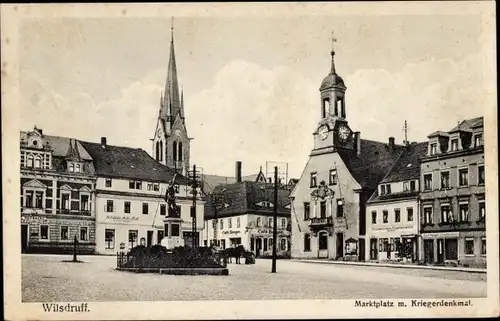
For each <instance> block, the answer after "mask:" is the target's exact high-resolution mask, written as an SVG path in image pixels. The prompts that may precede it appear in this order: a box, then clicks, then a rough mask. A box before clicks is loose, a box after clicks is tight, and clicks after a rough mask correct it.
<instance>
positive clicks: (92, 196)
mask: <svg viewBox="0 0 500 321" xmlns="http://www.w3.org/2000/svg"><path fill="white" fill-rule="evenodd" d="M20 138H21V139H20V151H21V158H20V160H21V164H20V167H21V184H20V195H21V199H20V202H21V249H22V252H38V253H65V252H70V251H71V250H72V246H73V241H74V239H75V238H76V239H77V241H78V247H79V252H80V253H88V254H93V253H96V254H113V253H116V252H117V251H120V250H127V249H130V248H132V247H134V246H136V245H139V244H143V245H146V246H151V245H154V244H160V243H162V240H164V239H167V240H175V242H176V244H178V245H182V244H185V245H191V244H192V242H193V241H194V242H197V243H201V237H200V236H201V231H202V229H203V209H204V201H203V200H202V199H201V197H200V196H198V197H197V199H196V217H197V226H196V232H195V234H194V236H195V237H193V229H192V218H191V206H192V205H193V200H192V194H191V187H190V184H189V182H188V179H187V178H186V177H185V176H183V175H182V174H180V173H177V172H176V171H175V170H173V169H171V168H169V167H167V166H165V165H162V164H160V163H159V162H157V161H156V160H154V159H153V158H151V157H150V156H149V154H148V153H147V152H145V151H144V150H142V149H136V148H129V147H119V146H112V145H108V144H107V142H106V139H105V138H102V139H101V143H91V142H84V141H79V140H76V139H72V138H66V137H59V136H51V135H44V133H43V131H42V130H41V129H37V128H36V127H35V129H34V130H33V131H29V132H21V137H20ZM176 174H177V175H176ZM174 176H175V183H176V185H175V186H176V199H177V206H178V211H177V213H178V215H176V216H178V217H175V218H173V219H170V218H169V212H168V211H167V204H166V202H165V200H164V198H165V192H166V189H167V186H168V184H170V183H171V182H172V180H173V179H174Z"/></svg>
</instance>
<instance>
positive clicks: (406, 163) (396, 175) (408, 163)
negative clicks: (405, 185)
mask: <svg viewBox="0 0 500 321" xmlns="http://www.w3.org/2000/svg"><path fill="white" fill-rule="evenodd" d="M427 144H428V143H427V142H423V143H415V144H411V145H408V146H406V147H405V149H404V151H403V152H402V153H401V155H400V156H399V158H398V160H397V161H396V164H394V166H393V167H392V169H391V170H390V171H389V173H387V175H386V176H385V177H384V179H382V181H381V183H388V182H398V181H404V180H410V179H418V178H419V177H420V158H421V157H423V156H425V154H426V153H427Z"/></svg>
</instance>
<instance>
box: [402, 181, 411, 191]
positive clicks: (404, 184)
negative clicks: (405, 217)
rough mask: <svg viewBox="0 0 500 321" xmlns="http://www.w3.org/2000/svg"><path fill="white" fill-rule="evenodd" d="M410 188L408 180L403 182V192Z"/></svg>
mask: <svg viewBox="0 0 500 321" xmlns="http://www.w3.org/2000/svg"><path fill="white" fill-rule="evenodd" d="M409 190H410V182H403V192H408V191H409Z"/></svg>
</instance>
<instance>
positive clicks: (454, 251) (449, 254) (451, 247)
mask: <svg viewBox="0 0 500 321" xmlns="http://www.w3.org/2000/svg"><path fill="white" fill-rule="evenodd" d="M444 252H445V259H446V260H458V240H457V239H446V240H445V251H444Z"/></svg>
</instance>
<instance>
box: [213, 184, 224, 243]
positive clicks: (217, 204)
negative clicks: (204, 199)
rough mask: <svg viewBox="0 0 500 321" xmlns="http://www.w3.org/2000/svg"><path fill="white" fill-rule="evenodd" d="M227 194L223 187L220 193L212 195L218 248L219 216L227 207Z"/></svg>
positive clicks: (215, 238) (215, 241)
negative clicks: (220, 211)
mask: <svg viewBox="0 0 500 321" xmlns="http://www.w3.org/2000/svg"><path fill="white" fill-rule="evenodd" d="M225 193H226V188H225V187H223V188H222V191H221V192H220V193H216V192H215V190H214V192H213V193H212V207H213V209H214V224H213V228H214V246H218V244H217V228H218V223H219V222H218V220H217V215H218V212H219V210H222V209H223V208H224V207H225Z"/></svg>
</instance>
